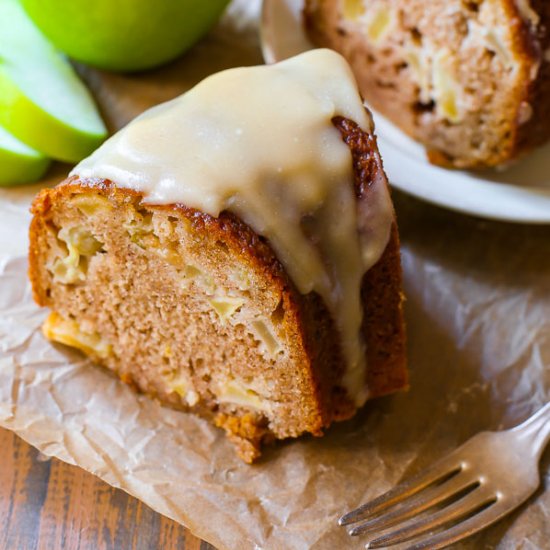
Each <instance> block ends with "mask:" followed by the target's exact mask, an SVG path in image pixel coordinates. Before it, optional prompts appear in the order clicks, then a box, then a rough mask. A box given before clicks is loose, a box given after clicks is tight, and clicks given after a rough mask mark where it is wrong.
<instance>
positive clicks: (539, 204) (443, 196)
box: [261, 0, 550, 224]
mask: <svg viewBox="0 0 550 550" xmlns="http://www.w3.org/2000/svg"><path fill="white" fill-rule="evenodd" d="M303 3H304V0H264V5H263V13H262V27H261V41H262V51H263V55H264V59H265V61H266V63H273V62H275V61H280V60H282V59H286V58H287V57H290V56H292V55H296V54H298V53H301V52H303V51H306V50H308V49H311V48H313V46H312V44H311V43H310V42H309V41H308V39H307V38H306V36H305V34H304V31H303V28H302V23H301V10H302V7H303ZM374 119H375V122H376V129H377V134H378V139H379V146H380V151H381V154H382V157H383V159H384V166H385V168H386V172H387V173H388V177H389V179H390V180H391V183H392V185H393V186H395V187H397V188H398V189H401V190H402V191H405V192H407V193H410V194H411V195H415V196H416V197H419V198H421V199H424V200H426V201H429V202H432V203H434V204H437V205H440V206H444V207H447V208H451V209H453V210H458V211H461V212H466V213H469V214H475V215H477V216H482V217H485V218H493V219H499V220H508V221H513V222H529V223H541V224H543V223H550V144H548V145H546V146H545V147H543V148H541V149H538V150H537V151H535V152H533V153H531V154H530V155H528V156H527V157H526V158H525V159H523V160H522V161H520V162H519V163H517V164H515V165H514V166H513V167H512V168H509V169H508V170H506V171H483V172H481V171H479V172H468V171H459V170H445V169H443V168H439V167H437V166H433V165H431V164H430V163H429V162H428V161H427V160H426V156H425V153H424V149H423V147H421V146H420V145H419V144H418V143H416V142H414V141H413V140H411V139H410V138H409V137H407V136H406V135H405V134H403V133H402V132H401V131H400V130H399V129H398V128H397V127H396V126H394V125H393V124H392V123H391V122H389V121H388V120H387V119H385V118H384V117H383V116H382V115H380V114H378V113H376V112H374ZM548 123H549V124H550V121H548Z"/></svg>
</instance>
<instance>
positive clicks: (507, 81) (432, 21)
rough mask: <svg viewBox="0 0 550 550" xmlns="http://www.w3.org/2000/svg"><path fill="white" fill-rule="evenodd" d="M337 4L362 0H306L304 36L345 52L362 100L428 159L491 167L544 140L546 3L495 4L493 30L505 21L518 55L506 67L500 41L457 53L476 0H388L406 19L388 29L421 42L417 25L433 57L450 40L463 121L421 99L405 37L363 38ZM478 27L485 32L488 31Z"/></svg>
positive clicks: (547, 110) (548, 117)
mask: <svg viewBox="0 0 550 550" xmlns="http://www.w3.org/2000/svg"><path fill="white" fill-rule="evenodd" d="M382 3H383V2H382V1H380V2H376V1H374V0H365V2H364V5H365V6H366V7H367V9H375V8H373V6H377V5H378V6H379V5H381V4H382ZM344 4H350V5H351V4H359V2H355V3H354V2H351V1H349V0H306V5H305V9H304V21H305V27H306V30H307V32H308V34H309V36H310V38H311V39H312V40H313V41H314V43H316V44H317V45H319V46H325V47H330V48H333V49H335V50H336V51H339V52H340V53H342V54H343V55H344V57H346V59H347V60H348V61H349V62H350V64H351V66H352V68H353V70H354V72H355V74H356V76H357V78H358V81H359V85H360V88H361V91H362V93H363V95H364V96H365V97H366V99H367V100H368V101H369V103H370V104H371V105H372V106H373V107H374V108H375V109H377V110H378V111H380V112H381V113H382V114H384V115H385V116H387V117H388V118H389V119H390V120H392V122H394V123H395V124H396V125H398V126H400V127H401V129H402V130H403V131H405V132H406V133H408V134H409V135H411V136H412V137H414V138H415V139H417V140H418V141H420V142H422V143H423V144H424V145H425V146H426V148H427V154H428V158H429V160H430V161H431V162H433V163H435V164H440V165H444V166H449V167H457V168H483V167H491V166H498V165H503V164H507V163H509V162H510V161H513V160H514V159H516V158H518V157H520V156H522V155H523V154H524V153H526V152H528V151H529V150H531V149H533V148H534V147H536V146H538V145H541V144H542V143H544V142H546V141H547V140H548V139H550V123H549V121H550V3H548V2H546V1H545V0H530V1H529V2H528V1H527V0H522V2H516V1H515V0H499V1H497V2H494V3H493V6H494V8H495V10H494V11H495V14H497V12H498V17H497V16H496V15H495V20H498V24H497V29H498V26H505V27H506V28H507V29H509V30H510V33H511V44H512V46H511V47H512V50H513V57H514V59H515V69H514V70H513V71H511V72H509V67H506V65H505V64H504V65H502V64H501V65H499V63H498V62H499V59H500V54H499V53H497V54H495V52H499V48H502V45H500V46H499V45H493V46H494V48H493V49H490V48H491V47H493V46H485V47H483V45H481V44H480V45H479V47H477V48H476V49H470V50H469V51H468V53H464V54H462V55H463V57H459V54H458V53H457V51H458V49H459V48H460V47H461V44H464V43H465V41H466V40H470V39H471V36H470V31H469V30H468V29H469V27H468V25H469V21H468V18H470V19H471V20H472V21H474V22H475V21H476V17H477V14H478V11H479V10H480V9H481V8H480V6H481V5H482V4H483V1H482V0H475V1H474V2H462V1H461V0H451V1H448V0H434V2H432V3H429V5H428V4H426V3H424V2H422V0H400V1H395V2H387V3H386V4H387V5H391V6H392V7H393V8H396V9H398V10H400V19H403V21H402V28H400V29H399V31H391V32H393V33H394V34H395V33H396V32H399V36H401V35H403V36H402V38H403V40H405V41H406V42H407V44H408V41H410V42H411V44H413V48H414V47H417V46H418V47H420V48H425V42H426V37H425V36H424V35H423V31H426V33H427V34H428V38H429V39H430V40H432V39H433V43H434V44H436V48H435V52H436V53H435V54H434V55H438V54H441V53H442V52H443V49H444V47H445V41H446V40H447V44H448V47H449V50H450V51H451V52H452V54H453V55H456V56H457V60H458V62H457V65H458V66H459V67H461V68H460V69H459V73H460V76H458V77H457V80H458V82H461V84H463V86H464V90H465V93H467V94H468V95H467V99H466V100H465V104H467V105H468V107H467V111H466V113H465V114H464V118H463V119H462V120H460V121H453V120H448V119H447V120H444V119H442V118H440V116H439V115H438V116H436V113H435V112H434V102H433V100H432V101H427V100H426V98H424V99H422V98H421V95H422V94H421V88H422V86H420V88H419V82H418V79H416V80H415V78H413V77H414V74H415V71H417V70H418V69H414V70H413V68H412V64H411V63H412V61H411V59H410V57H407V56H405V57H404V56H403V54H402V53H400V52H401V50H400V49H399V48H401V46H400V45H399V44H402V42H400V40H397V38H396V39H395V41H393V42H391V43H390V42H388V43H386V42H385V41H382V42H381V43H373V42H372V40H371V39H370V38H369V39H368V40H367V38H366V36H365V35H364V34H362V33H364V32H365V31H364V24H363V23H361V24H359V23H358V24H357V25H356V26H354V25H353V23H350V22H349V21H347V22H346V20H345V19H344V18H343V15H342V10H343V6H344ZM386 4H385V5H386ZM520 4H526V5H527V6H528V9H529V10H530V11H528V13H526V12H525V9H523V10H522V8H521V7H520ZM412 14H416V15H412ZM422 25H425V26H424V28H423V29H420V31H419V28H420V27H421V26H422ZM485 30H486V31H487V32H488V33H489V35H490V34H491V32H492V31H493V29H490V28H486V29H485ZM497 34H498V33H497ZM390 35H391V33H390ZM396 36H397V35H396ZM491 39H493V37H492V35H491ZM497 40H498V38H497ZM411 51H412V50H411ZM500 51H501V50H500ZM474 52H475V55H474ZM432 53H433V52H432ZM501 53H502V52H501ZM415 55H416V54H415ZM429 55H431V54H429ZM504 55H505V54H504ZM415 63H416V62H415ZM419 90H420V91H419ZM436 103H437V102H436Z"/></svg>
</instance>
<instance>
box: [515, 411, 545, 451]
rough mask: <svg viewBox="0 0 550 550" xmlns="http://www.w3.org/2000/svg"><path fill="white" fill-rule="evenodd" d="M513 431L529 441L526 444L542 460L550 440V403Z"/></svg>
mask: <svg viewBox="0 0 550 550" xmlns="http://www.w3.org/2000/svg"><path fill="white" fill-rule="evenodd" d="M511 431H512V432H516V433H517V435H519V436H520V437H522V438H525V439H527V442H526V444H528V445H531V446H532V447H531V448H532V449H533V452H534V453H535V455H536V456H537V458H538V459H540V456H541V454H542V452H543V451H544V449H545V448H546V445H547V444H548V441H549V440H550V402H549V403H546V405H544V407H542V408H540V409H539V410H538V411H537V412H536V413H535V414H533V415H532V416H531V417H530V418H528V419H527V420H526V421H525V422H523V423H522V424H519V425H518V426H516V427H515V428H512V430H511Z"/></svg>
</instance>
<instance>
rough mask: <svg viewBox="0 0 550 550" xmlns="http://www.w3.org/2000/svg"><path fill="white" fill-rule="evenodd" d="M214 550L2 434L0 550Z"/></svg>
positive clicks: (140, 506) (129, 500)
mask: <svg viewBox="0 0 550 550" xmlns="http://www.w3.org/2000/svg"><path fill="white" fill-rule="evenodd" d="M77 548H78V549H79V550H103V549H106V550H107V549H108V550H111V549H112V550H125V549H130V548H131V549H133V550H134V549H135V550H137V549H143V550H154V549H163V550H164V549H172V548H174V549H176V548H177V549H181V550H214V547H213V546H211V545H210V544H208V543H206V542H204V541H201V540H199V539H198V538H196V537H194V536H193V535H192V534H191V533H190V532H189V531H188V530H187V529H185V528H184V527H182V526H181V525H179V524H177V523H175V522H174V521H172V520H169V519H167V518H165V517H163V516H161V515H160V514H157V513H156V512H154V511H153V510H151V509H150V508H149V507H148V506H146V505H145V504H143V503H142V502H140V501H138V500H136V499H135V498H133V497H131V496H129V495H127V494H126V493H125V492H124V491H121V490H119V489H115V488H113V487H111V486H109V485H107V484H106V483H104V482H103V481H101V480H100V479H99V478H97V477H95V476H93V475H91V474H89V473H87V472H85V471H84V470H82V469H80V468H77V467H76V466H70V465H68V464H65V463H63V462H61V461H59V460H57V459H55V458H53V459H48V458H45V457H43V456H42V455H41V454H40V453H39V452H38V451H37V450H36V449H34V448H33V447H31V446H30V445H28V444H27V443H25V442H24V441H23V440H22V439H20V438H19V437H17V436H15V435H14V434H12V433H11V432H9V431H7V430H4V429H0V549H2V550H34V549H48V550H50V549H55V550H60V549H63V550H72V549H77Z"/></svg>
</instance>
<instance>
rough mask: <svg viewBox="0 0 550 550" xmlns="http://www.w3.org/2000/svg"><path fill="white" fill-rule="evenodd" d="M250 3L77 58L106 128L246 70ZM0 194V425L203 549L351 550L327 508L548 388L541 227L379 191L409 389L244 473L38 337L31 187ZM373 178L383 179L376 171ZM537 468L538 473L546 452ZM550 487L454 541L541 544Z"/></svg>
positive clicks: (207, 434)
mask: <svg viewBox="0 0 550 550" xmlns="http://www.w3.org/2000/svg"><path fill="white" fill-rule="evenodd" d="M257 10H258V2H246V1H244V0H243V1H242V2H239V3H237V4H235V5H233V6H232V9H231V11H230V13H229V14H228V16H227V17H226V18H225V19H224V21H223V22H222V24H221V25H220V26H218V27H217V28H216V29H215V30H214V31H213V32H212V33H211V34H210V36H209V37H208V38H207V39H206V40H205V41H203V42H202V43H201V44H200V45H198V46H197V47H196V48H194V49H193V50H192V51H191V52H190V53H189V54H188V55H186V56H185V57H184V58H183V59H181V60H180V61H178V62H177V63H175V64H173V65H171V66H169V67H167V68H164V69H162V70H159V71H155V72H149V73H146V74H141V75H133V76H120V75H110V74H107V73H101V72H98V71H92V70H90V69H86V70H84V69H81V72H82V74H83V75H84V77H85V78H86V79H87V81H88V82H89V83H90V85H91V86H92V88H93V90H94V92H95V93H96V97H97V98H98V101H99V102H100V104H101V107H102V110H103V112H104V114H105V116H106V118H107V120H108V121H109V124H110V126H111V128H112V129H115V128H118V127H120V126H122V125H123V124H125V123H126V122H127V121H128V120H130V119H131V118H132V117H133V116H135V115H136V114H138V113H139V112H141V111H142V110H143V109H145V108H147V107H149V106H151V105H153V104H155V103H158V102H160V101H164V100H166V99H169V98H171V97H174V96H175V95H177V94H179V93H181V92H183V91H184V90H186V89H187V88H189V87H190V86H191V85H192V84H194V83H195V82H196V81H198V80H199V79H200V78H202V77H204V76H206V75H207V74H209V73H211V72H214V71H217V70H220V69H222V68H224V67H229V66H233V65H244V64H256V63H261V56H260V51H259V47H258V42H257V35H256V18H257ZM68 169H69V167H68V166H62V165H60V166H58V167H57V169H56V170H55V171H54V172H53V173H52V174H51V175H50V177H49V179H48V181H45V182H42V183H41V185H37V186H32V187H27V188H23V189H18V190H0V425H2V426H4V427H6V428H8V429H11V430H13V431H15V432H16V433H17V434H19V435H20V436H21V437H23V438H24V439H25V440H27V441H28V442H30V443H31V444H32V445H34V446H35V447H37V448H38V449H40V450H41V451H42V452H43V453H45V454H47V455H53V456H56V457H58V458H60V459H61V460H64V461H66V462H69V463H72V464H77V465H79V466H81V467H82V468H85V469H86V470H88V471H90V472H93V473H94V474H96V475H98V476H99V477H101V478H102V479H104V480H105V481H107V482H108V483H110V484H112V485H114V486H117V487H121V488H123V489H124V490H126V491H127V492H128V493H130V494H132V495H134V496H136V497H137V498H139V499H141V500H143V501H144V502H145V503H147V504H148V505H149V506H151V507H152V508H154V509H155V510H157V511H159V512H160V513H162V514H165V515H167V516H169V517H171V518H173V519H175V520H176V521H179V522H181V523H182V524H184V525H186V526H187V527H189V528H190V529H191V530H192V531H193V532H194V533H195V534H196V535H198V536H200V537H202V538H204V539H206V540H208V541H209V542H211V543H213V544H214V545H216V546H218V547H219V548H231V549H234V548H243V549H245V548H255V549H260V548H266V549H267V548H269V549H275V548H276V549H279V548H281V549H283V548H284V549H305V548H315V549H335V548H362V546H363V544H364V541H361V540H360V539H359V540H357V539H351V538H349V537H348V536H347V535H346V534H345V531H344V530H343V529H342V528H339V527H337V526H336V519H337V517H338V516H339V515H340V514H341V513H342V512H344V511H346V510H348V509H350V508H353V507H355V506H356V505H358V504H359V503H361V502H362V501H364V500H366V499H370V498H372V497H374V496H376V495H378V494H379V493H381V492H383V491H385V490H387V489H389V488H390V487H392V486H393V485H394V484H396V483H397V482H399V480H400V479H401V478H402V477H403V476H405V475H408V474H410V473H412V472H414V471H417V470H418V469H419V468H421V467H423V466H425V465H427V464H429V463H430V462H432V461H433V460H434V459H435V458H437V457H439V456H441V455H443V454H445V453H446V452H448V451H449V450H451V449H453V448H454V447H455V446H457V445H458V444H459V443H461V442H462V441H464V440H465V439H467V438H468V437H470V436H471V435H473V434H474V433H476V432H477V431H479V430H482V429H498V428H502V427H508V426H511V425H513V424H515V423H517V422H519V421H521V420H523V419H524V418H525V417H527V416H528V415H529V414H530V413H531V412H533V411H534V410H535V409H537V408H538V407H539V406H541V405H542V404H543V403H544V402H545V401H546V400H547V399H548V397H549V395H550V253H549V252H550V228H548V227H526V226H519V225H512V224H505V223H497V222H485V221H480V220H476V219H473V218H468V217H466V216H462V215H458V214H453V213H451V212H447V211H443V210H438V209H436V208H434V207H431V206H428V205H425V204H422V203H420V202H418V201H416V200H414V199H411V198H408V197H406V196H404V195H401V194H399V193H394V198H395V202H396V208H397V213H398V219H399V223H400V228H401V235H402V241H403V265H404V272H405V290H406V293H407V297H408V301H407V307H406V315H407V322H408V329H409V358H410V366H411V373H412V380H411V390H410V392H408V393H406V394H400V395H396V396H394V397H390V398H385V399H380V400H377V401H375V402H372V403H369V404H368V405H367V406H366V408H365V409H364V411H362V412H361V413H360V414H358V415H357V417H356V418H355V419H353V420H351V421H349V422H346V423H342V424H340V425H337V426H334V427H333V428H332V429H330V430H329V431H328V432H327V434H326V436H325V437H324V438H320V439H315V438H311V437H304V438H302V439H300V440H297V441H293V442H288V443H282V444H279V445H277V446H276V447H274V448H271V449H268V450H266V453H265V457H264V459H263V460H262V462H261V463H260V464H258V465H256V466H252V467H251V466H246V465H245V464H243V463H242V462H241V461H240V460H239V459H238V458H237V457H236V456H235V454H234V452H233V449H232V447H231V445H230V444H229V443H228V442H227V441H226V440H225V438H224V437H223V435H222V434H221V433H220V432H219V431H218V430H216V429H214V428H213V427H211V426H210V425H209V424H207V423H206V422H204V421H202V420H200V419H198V418H195V417H194V416H191V415H186V414H183V413H178V412H174V411H171V410H168V409H163V408H161V407H160V406H159V405H157V404H156V403H155V402H153V401H150V400H148V399H147V398H143V397H140V396H136V395H135V394H134V393H133V392H132V391H131V390H130V389H128V388H127V387H126V386H124V385H122V384H121V383H119V382H118V381H117V380H115V378H114V377H112V376H110V375H109V374H108V373H106V372H104V371H102V370H100V369H98V368H95V367H93V366H92V365H91V364H90V363H89V362H88V361H87V360H84V359H83V358H82V356H80V355H79V354H78V353H76V352H75V353H73V352H71V351H70V350H67V349H66V348H62V347H53V346H51V345H50V344H48V343H47V342H45V340H44V339H43V337H42V336H41V334H40V331H39V326H40V324H41V322H42V320H43V318H44V316H45V312H44V311H41V310H39V309H38V308H37V307H36V306H35V305H34V304H33V302H32V299H31V295H30V289H29V284H28V283H27V280H26V258H25V256H26V230H27V224H28V220H29V215H28V212H27V209H28V205H29V203H30V200H31V198H32V196H33V195H34V194H35V193H36V191H37V190H38V189H39V188H40V187H41V186H43V185H44V184H51V183H55V182H57V181H58V180H59V179H61V178H62V177H63V176H64V175H65V174H66V173H67V171H68ZM390 178H391V174H390ZM541 472H542V475H543V477H544V478H545V483H547V482H548V479H549V472H550V454H549V453H547V454H546V455H545V457H544V459H543V463H542V467H541ZM549 514H550V490H548V489H546V488H545V487H544V488H543V489H541V491H539V492H538V493H537V494H536V496H535V497H534V498H532V499H531V500H530V501H529V503H528V504H527V505H526V506H524V507H522V508H521V509H520V510H519V511H518V512H517V513H515V514H513V515H512V516H510V517H509V518H507V519H506V520H504V521H502V522H501V523H499V524H497V525H496V526H495V527H492V528H490V529H489V530H487V531H485V532H484V533H482V534H481V535H478V536H477V537H475V538H473V539H471V540H470V541H469V542H467V543H465V544H464V545H463V546H462V547H464V548H472V549H473V548H475V549H479V548H500V549H508V548H510V549H511V548H514V549H516V548H525V549H527V548H529V549H532V548H550V542H549V541H550V521H549V520H548V517H549Z"/></svg>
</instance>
